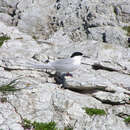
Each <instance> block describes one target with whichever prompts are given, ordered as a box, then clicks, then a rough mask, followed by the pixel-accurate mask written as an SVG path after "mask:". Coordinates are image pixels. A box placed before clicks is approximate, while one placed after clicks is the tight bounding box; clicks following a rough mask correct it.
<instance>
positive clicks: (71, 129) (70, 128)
mask: <svg viewBox="0 0 130 130" xmlns="http://www.w3.org/2000/svg"><path fill="white" fill-rule="evenodd" d="M64 130H73V127H71V126H66V127H65V128H64Z"/></svg>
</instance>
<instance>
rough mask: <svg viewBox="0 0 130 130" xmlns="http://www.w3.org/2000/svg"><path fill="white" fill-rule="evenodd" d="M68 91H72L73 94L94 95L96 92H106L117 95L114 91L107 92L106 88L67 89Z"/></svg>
mask: <svg viewBox="0 0 130 130" xmlns="http://www.w3.org/2000/svg"><path fill="white" fill-rule="evenodd" d="M66 89H68V90H71V91H73V92H77V93H80V94H93V93H96V92H98V91H104V92H109V93H115V91H114V90H111V91H108V90H105V89H104V88H88V89H78V88H70V87H67V88H66Z"/></svg>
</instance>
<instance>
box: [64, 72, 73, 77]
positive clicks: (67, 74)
mask: <svg viewBox="0 0 130 130" xmlns="http://www.w3.org/2000/svg"><path fill="white" fill-rule="evenodd" d="M65 76H70V77H73V75H72V74H71V73H69V72H68V73H66V74H65Z"/></svg>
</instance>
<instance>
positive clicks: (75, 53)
mask: <svg viewBox="0 0 130 130" xmlns="http://www.w3.org/2000/svg"><path fill="white" fill-rule="evenodd" d="M82 55H83V53H81V52H74V53H73V54H72V55H71V58H72V57H75V56H82Z"/></svg>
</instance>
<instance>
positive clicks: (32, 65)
mask: <svg viewBox="0 0 130 130" xmlns="http://www.w3.org/2000/svg"><path fill="white" fill-rule="evenodd" d="M26 67H27V68H31V69H52V70H53V69H54V68H53V67H52V66H51V64H50V63H47V64H37V63H31V62H27V63H26Z"/></svg>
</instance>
